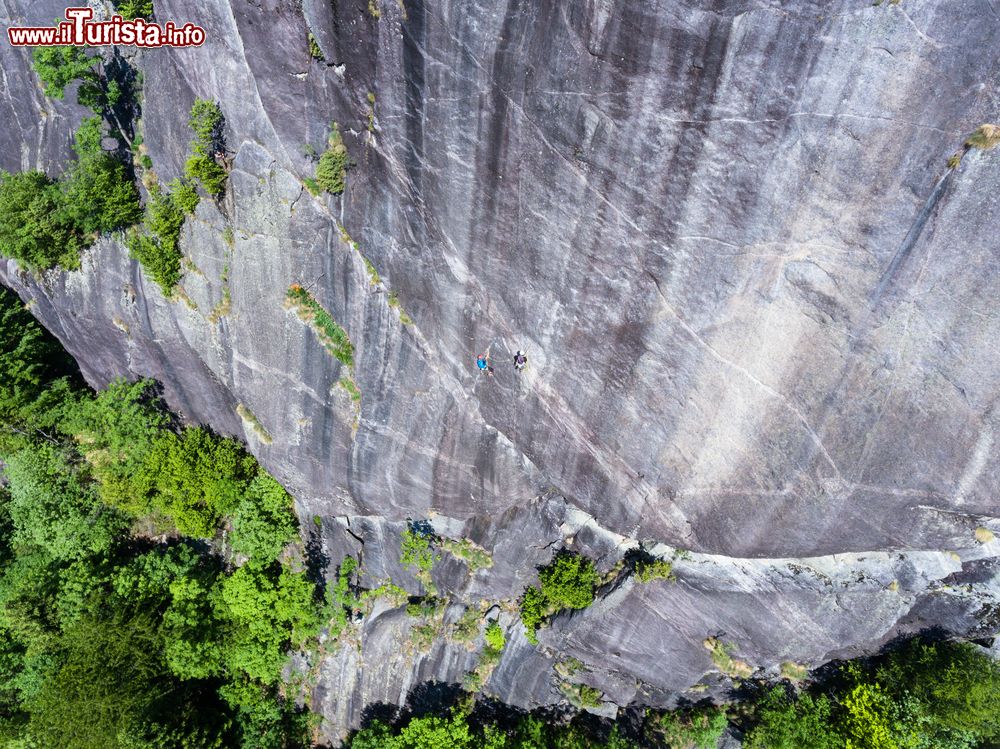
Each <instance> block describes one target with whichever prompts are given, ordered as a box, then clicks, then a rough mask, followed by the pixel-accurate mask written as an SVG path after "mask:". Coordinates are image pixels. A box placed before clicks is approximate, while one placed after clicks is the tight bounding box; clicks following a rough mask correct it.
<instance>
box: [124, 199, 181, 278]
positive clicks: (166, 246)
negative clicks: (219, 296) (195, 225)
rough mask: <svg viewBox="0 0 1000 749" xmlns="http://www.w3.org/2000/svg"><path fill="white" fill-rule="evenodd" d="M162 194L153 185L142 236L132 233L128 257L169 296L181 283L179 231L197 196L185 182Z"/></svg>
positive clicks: (129, 238) (128, 241)
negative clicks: (129, 255)
mask: <svg viewBox="0 0 1000 749" xmlns="http://www.w3.org/2000/svg"><path fill="white" fill-rule="evenodd" d="M168 187H169V188H170V191H169V192H164V191H163V190H162V189H161V188H160V187H159V186H158V185H153V187H152V188H151V189H150V192H149V203H148V204H147V205H146V222H145V232H143V233H140V232H137V231H136V232H132V233H131V234H130V235H129V237H128V240H127V244H128V248H129V253H130V254H131V255H132V257H133V258H135V259H136V260H138V261H139V263H140V264H141V265H142V268H143V270H144V271H145V272H146V274H147V275H148V276H149V277H150V278H151V279H153V280H154V281H155V282H156V283H157V284H158V285H159V287H160V289H162V291H163V293H164V294H166V295H169V294H171V293H172V292H173V290H174V287H176V286H177V284H178V283H180V280H181V258H183V254H182V253H181V250H180V236H181V229H182V228H183V226H184V221H185V219H186V217H187V215H189V214H191V213H193V212H194V210H195V208H196V207H197V205H198V193H197V192H196V191H195V189H194V188H193V187H192V186H191V185H190V184H189V183H186V182H182V181H180V180H173V181H172V182H170V184H169V185H168Z"/></svg>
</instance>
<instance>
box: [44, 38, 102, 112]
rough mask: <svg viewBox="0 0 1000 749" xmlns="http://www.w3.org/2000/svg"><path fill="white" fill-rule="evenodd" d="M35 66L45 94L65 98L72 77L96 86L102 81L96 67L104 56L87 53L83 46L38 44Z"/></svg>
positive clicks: (85, 83)
mask: <svg viewBox="0 0 1000 749" xmlns="http://www.w3.org/2000/svg"><path fill="white" fill-rule="evenodd" d="M31 62H32V66H33V67H34V68H35V72H36V73H37V74H38V77H39V78H40V79H41V81H42V85H43V87H44V88H45V95H46V96H51V97H52V98H53V99H62V98H63V96H64V95H65V92H66V87H67V86H68V85H69V84H70V83H72V82H73V81H80V82H81V84H82V85H90V86H95V85H98V83H99V81H100V75H99V74H98V72H97V67H98V66H99V65H100V64H101V59H100V58H99V57H96V56H91V55H88V54H87V53H86V51H85V48H84V47H35V48H34V49H33V50H32V54H31Z"/></svg>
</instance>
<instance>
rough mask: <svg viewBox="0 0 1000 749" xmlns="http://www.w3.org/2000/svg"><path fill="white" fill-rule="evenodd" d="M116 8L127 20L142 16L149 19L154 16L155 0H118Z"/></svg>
mask: <svg viewBox="0 0 1000 749" xmlns="http://www.w3.org/2000/svg"><path fill="white" fill-rule="evenodd" d="M115 10H116V11H118V14H119V15H120V16H121V17H122V18H124V19H126V20H133V19H135V18H142V19H145V20H147V21H148V20H150V19H151V18H152V17H153V0H118V2H116V3H115Z"/></svg>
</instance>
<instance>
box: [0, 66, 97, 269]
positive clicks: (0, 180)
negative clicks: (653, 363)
mask: <svg viewBox="0 0 1000 749" xmlns="http://www.w3.org/2000/svg"><path fill="white" fill-rule="evenodd" d="M53 49H59V48H58V47H55V48H53ZM83 247H84V240H83V234H82V232H81V231H80V228H79V227H78V226H77V225H76V224H75V223H74V221H73V220H72V218H71V217H70V215H69V214H68V213H67V212H66V210H65V209H64V201H63V194H62V190H61V188H60V185H59V183H58V182H56V181H55V180H53V179H50V178H49V177H48V176H46V175H45V174H44V173H43V172H20V173H18V174H9V173H7V172H0V254H2V255H5V256H6V257H9V258H13V259H14V260H17V261H18V262H19V263H20V264H21V265H23V266H24V267H26V268H30V269H42V268H54V267H56V266H57V265H58V266H61V267H63V268H67V269H70V270H73V269H76V268H79V267H80V251H81V250H82V249H83Z"/></svg>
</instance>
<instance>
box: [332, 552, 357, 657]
mask: <svg viewBox="0 0 1000 749" xmlns="http://www.w3.org/2000/svg"><path fill="white" fill-rule="evenodd" d="M357 569H358V560H356V559H355V558H354V557H344V561H343V562H341V563H340V570H339V571H338V572H337V582H336V584H335V585H334V586H333V588H332V590H331V591H330V602H329V603H330V609H331V612H330V636H331V637H333V638H334V639H336V638H337V637H339V636H340V633H341V632H343V631H344V630H345V629H347V626H348V624H349V623H350V621H351V618H352V617H353V616H354V612H355V611H356V610H357V609H359V608H360V606H361V602H360V601H359V600H358V598H357V597H356V596H355V595H354V594H353V593H352V592H351V576H352V575H353V574H354V572H355V570H357Z"/></svg>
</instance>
